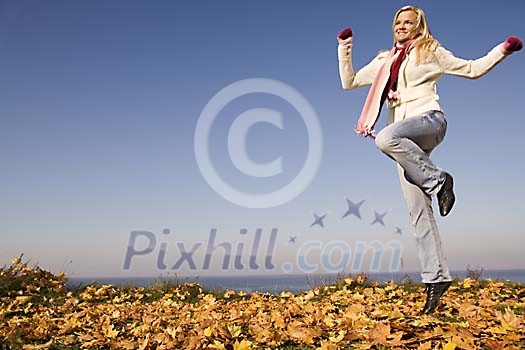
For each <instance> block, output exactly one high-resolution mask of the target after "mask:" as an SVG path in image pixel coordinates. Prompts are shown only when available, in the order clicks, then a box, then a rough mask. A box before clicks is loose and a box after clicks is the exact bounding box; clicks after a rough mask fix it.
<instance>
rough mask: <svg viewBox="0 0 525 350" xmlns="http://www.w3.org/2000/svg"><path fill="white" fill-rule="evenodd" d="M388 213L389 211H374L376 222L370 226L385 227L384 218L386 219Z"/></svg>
mask: <svg viewBox="0 0 525 350" xmlns="http://www.w3.org/2000/svg"><path fill="white" fill-rule="evenodd" d="M387 213H388V210H387V211H385V212H384V213H378V212H377V211H375V210H374V216H375V218H374V221H372V223H371V224H370V226H372V225H373V224H381V225H383V226H385V222H384V221H383V218H384V217H385V215H386V214H387Z"/></svg>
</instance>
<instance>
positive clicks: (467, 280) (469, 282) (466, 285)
mask: <svg viewBox="0 0 525 350" xmlns="http://www.w3.org/2000/svg"><path fill="white" fill-rule="evenodd" d="M472 282H473V280H472V279H471V278H468V277H467V278H465V279H464V280H463V288H470V287H472Z"/></svg>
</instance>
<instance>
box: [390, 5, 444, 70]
mask: <svg viewBox="0 0 525 350" xmlns="http://www.w3.org/2000/svg"><path fill="white" fill-rule="evenodd" d="M404 11H413V12H414V13H415V14H416V15H417V24H416V26H415V28H414V30H413V31H412V33H411V34H413V37H414V38H415V42H414V44H413V48H414V49H415V50H416V64H419V63H420V62H422V61H425V60H426V59H427V57H428V55H429V54H430V52H431V51H433V50H434V49H435V48H436V46H438V45H439V43H438V41H437V40H436V39H434V37H433V36H432V34H430V29H428V24H427V19H426V18H425V13H424V12H423V10H422V9H420V8H419V7H415V6H404V7H402V8H400V9H399V10H397V12H396V14H395V16H394V21H393V22H392V32H393V31H394V26H395V24H396V21H397V17H399V14H400V13H401V12H404ZM394 44H395V39H394Z"/></svg>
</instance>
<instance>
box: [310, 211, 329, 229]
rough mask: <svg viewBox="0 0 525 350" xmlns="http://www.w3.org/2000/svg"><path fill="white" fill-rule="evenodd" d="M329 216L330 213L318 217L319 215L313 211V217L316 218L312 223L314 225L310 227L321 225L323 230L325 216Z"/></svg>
mask: <svg viewBox="0 0 525 350" xmlns="http://www.w3.org/2000/svg"><path fill="white" fill-rule="evenodd" d="M327 214H328V213H326V214H323V215H317V214H316V213H314V212H313V210H312V215H313V217H314V222H312V224H311V225H310V227H312V226H315V225H319V226H321V227H322V228H324V224H323V220H324V218H325V216H326V215H327Z"/></svg>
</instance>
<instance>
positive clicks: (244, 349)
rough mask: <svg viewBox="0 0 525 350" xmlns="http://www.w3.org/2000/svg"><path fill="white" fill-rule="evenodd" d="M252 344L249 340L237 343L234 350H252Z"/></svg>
mask: <svg viewBox="0 0 525 350" xmlns="http://www.w3.org/2000/svg"><path fill="white" fill-rule="evenodd" d="M251 348H252V342H251V341H249V340H241V341H240V342H239V341H236V342H235V343H234V344H233V350H251Z"/></svg>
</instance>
